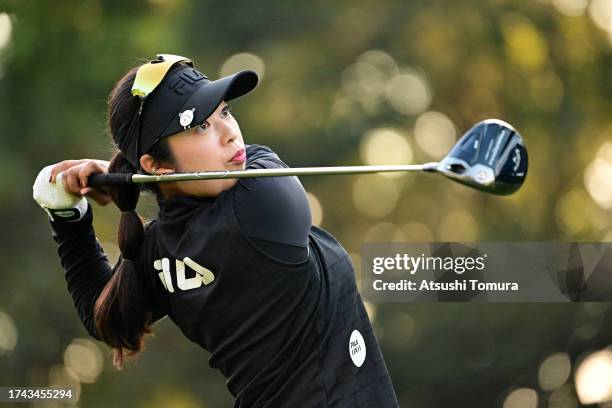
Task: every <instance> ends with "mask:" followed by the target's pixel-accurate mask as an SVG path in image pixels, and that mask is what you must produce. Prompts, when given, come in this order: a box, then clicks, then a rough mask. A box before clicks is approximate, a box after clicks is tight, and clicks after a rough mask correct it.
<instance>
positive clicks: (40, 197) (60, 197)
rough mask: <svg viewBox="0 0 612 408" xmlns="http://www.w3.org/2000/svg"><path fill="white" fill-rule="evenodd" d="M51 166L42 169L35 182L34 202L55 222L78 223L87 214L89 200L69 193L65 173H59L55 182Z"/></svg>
mask: <svg viewBox="0 0 612 408" xmlns="http://www.w3.org/2000/svg"><path fill="white" fill-rule="evenodd" d="M52 167H53V165H49V166H47V167H45V168H44V169H42V170H41V171H40V173H38V177H36V181H34V186H33V187H32V190H33V197H34V200H36V202H37V203H38V205H40V206H41V207H42V209H43V210H45V211H46V212H47V214H49V218H51V220H53V221H57V220H60V219H61V220H64V221H71V222H74V221H78V220H80V219H81V218H83V216H84V215H85V213H86V212H87V205H88V204H87V199H86V198H85V197H79V196H76V195H74V194H71V193H69V192H68V191H67V190H66V188H65V187H64V183H63V173H59V174H58V175H57V176H56V178H55V182H51V181H49V180H50V179H51V168H52Z"/></svg>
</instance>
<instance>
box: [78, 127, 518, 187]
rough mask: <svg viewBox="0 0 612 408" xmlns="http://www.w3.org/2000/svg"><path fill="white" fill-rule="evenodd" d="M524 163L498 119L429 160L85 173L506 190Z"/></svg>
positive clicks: (137, 179) (142, 178) (111, 181)
mask: <svg viewBox="0 0 612 408" xmlns="http://www.w3.org/2000/svg"><path fill="white" fill-rule="evenodd" d="M527 166H528V163H527V149H526V148H525V144H524V142H523V138H522V137H521V135H520V134H519V133H518V132H517V131H516V130H515V129H514V128H513V127H512V126H511V125H509V124H508V123H506V122H504V121H502V120H499V119H486V120H483V121H481V122H479V123H477V124H476V125H474V127H472V128H471V129H470V130H468V131H467V132H466V133H465V134H464V135H463V136H462V137H461V139H459V141H458V142H457V144H455V146H454V147H453V148H452V149H451V151H450V152H449V153H448V155H447V156H446V157H445V158H444V159H442V160H441V161H439V162H433V163H425V164H407V165H383V166H337V167H296V168H276V169H252V170H226V171H203V172H195V173H172V174H165V175H143V174H132V173H110V174H94V175H92V176H91V177H89V179H88V185H89V186H91V187H97V186H121V185H126V184H133V183H156V182H163V181H183V180H211V179H223V178H247V177H282V176H308V175H332V174H363V173H383V172H397V171H425V172H431V173H440V174H443V175H444V176H446V177H448V178H449V179H451V180H454V181H456V182H459V183H461V184H464V185H466V186H468V187H472V188H475V189H478V190H480V191H484V192H487V193H491V194H497V195H508V194H512V193H514V192H515V191H517V190H518V189H519V188H520V187H521V186H522V185H523V182H524V181H525V178H526V177H527Z"/></svg>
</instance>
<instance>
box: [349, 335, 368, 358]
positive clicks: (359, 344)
mask: <svg viewBox="0 0 612 408" xmlns="http://www.w3.org/2000/svg"><path fill="white" fill-rule="evenodd" d="M349 355H350V356H351V360H353V364H355V365H356V366H357V367H361V366H362V365H363V362H364V361H365V358H366V346H365V342H364V341H363V336H362V335H361V333H359V331H358V330H353V332H352V333H351V339H350V340H349Z"/></svg>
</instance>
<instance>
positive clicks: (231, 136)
mask: <svg viewBox="0 0 612 408" xmlns="http://www.w3.org/2000/svg"><path fill="white" fill-rule="evenodd" d="M220 130H221V139H222V141H223V144H229V143H232V142H234V141H235V140H236V138H237V135H236V132H235V131H234V129H233V128H232V127H231V126H229V124H226V123H223V124H222V125H221V129H220Z"/></svg>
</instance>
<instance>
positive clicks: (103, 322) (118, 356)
mask: <svg viewBox="0 0 612 408" xmlns="http://www.w3.org/2000/svg"><path fill="white" fill-rule="evenodd" d="M137 70H138V67H134V68H132V69H130V70H129V71H128V72H127V73H126V74H125V75H124V76H123V77H122V78H121V79H120V80H119V81H117V83H116V84H115V86H114V87H113V89H112V91H111V93H110V94H109V96H108V101H107V104H108V110H107V122H106V126H107V132H108V134H109V135H110V137H111V139H112V142H113V145H114V147H113V150H114V153H113V157H112V159H111V161H110V165H109V168H108V171H109V173H136V172H137V169H136V168H135V167H134V166H133V165H132V164H131V163H130V162H129V161H128V160H127V158H126V157H125V156H124V155H123V153H122V152H121V151H120V150H119V148H118V146H121V145H123V143H122V142H124V141H125V140H126V139H125V138H127V137H134V132H133V129H134V128H133V126H134V123H135V122H137V121H136V119H137V114H138V109H139V107H140V99H139V98H138V97H136V96H132V94H131V88H132V84H133V83H134V78H135V77H136V71H137ZM148 154H150V155H151V156H153V157H154V158H155V159H157V160H159V161H161V162H165V163H169V164H171V165H174V163H175V161H174V157H173V156H172V152H171V150H170V148H169V146H168V142H167V140H166V139H161V140H160V141H159V142H158V143H156V144H155V145H154V146H153V148H152V149H151V150H150V151H149V152H148ZM145 186H146V187H140V185H138V184H134V185H130V186H126V187H112V188H110V187H109V193H110V195H111V197H112V199H113V202H114V203H115V204H116V205H117V207H119V209H120V210H121V220H120V221H119V232H118V237H117V240H118V244H119V249H120V251H121V257H120V258H119V261H118V262H117V264H116V265H115V268H114V270H113V271H114V273H113V276H112V277H111V279H110V280H109V281H108V283H107V284H106V286H105V287H104V289H103V290H102V292H101V293H100V296H99V297H98V299H97V301H96V303H95V306H94V321H95V325H96V332H97V334H98V335H99V337H100V338H101V339H102V340H103V341H104V342H105V343H106V344H108V345H109V346H110V347H112V348H113V365H114V366H115V367H116V368H117V369H122V368H123V365H124V362H125V361H126V359H127V358H128V357H131V356H134V355H136V354H137V353H138V352H139V351H141V350H142V349H143V347H144V338H145V335H146V334H149V333H151V330H150V329H149V325H150V323H151V321H150V320H151V293H152V291H151V283H152V281H151V278H150V277H147V276H145V271H146V268H145V267H144V265H140V264H138V258H139V253H140V251H141V243H142V242H143V238H144V232H145V230H144V224H143V219H142V218H141V217H140V216H139V215H138V213H137V212H136V211H135V210H136V205H137V204H138V198H139V196H140V192H141V189H143V190H147V191H151V192H152V193H154V194H155V195H157V196H158V197H159V196H161V192H160V190H159V187H158V186H157V184H156V183H146V184H145ZM132 210H134V211H132Z"/></svg>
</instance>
